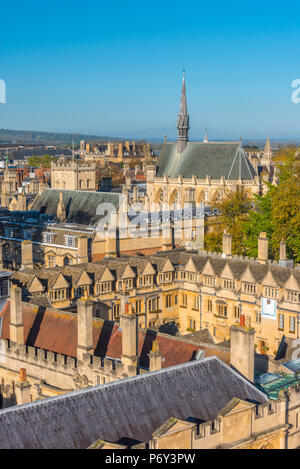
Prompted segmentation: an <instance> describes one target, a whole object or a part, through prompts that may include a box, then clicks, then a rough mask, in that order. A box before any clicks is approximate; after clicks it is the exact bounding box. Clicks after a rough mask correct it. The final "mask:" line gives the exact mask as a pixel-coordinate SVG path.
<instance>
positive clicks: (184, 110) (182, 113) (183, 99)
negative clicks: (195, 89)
mask: <svg viewBox="0 0 300 469" xmlns="http://www.w3.org/2000/svg"><path fill="white" fill-rule="evenodd" d="M179 115H180V116H182V117H183V116H187V104H186V89H185V71H184V70H183V77H182V90H181V99H180V109H179Z"/></svg>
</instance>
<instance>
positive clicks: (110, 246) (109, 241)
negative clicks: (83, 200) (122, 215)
mask: <svg viewBox="0 0 300 469" xmlns="http://www.w3.org/2000/svg"><path fill="white" fill-rule="evenodd" d="M115 215H116V214H112V215H111V219H110V223H109V224H107V226H106V231H105V257H117V255H118V252H117V229H116V224H115V223H116V220H117V218H116V217H115Z"/></svg>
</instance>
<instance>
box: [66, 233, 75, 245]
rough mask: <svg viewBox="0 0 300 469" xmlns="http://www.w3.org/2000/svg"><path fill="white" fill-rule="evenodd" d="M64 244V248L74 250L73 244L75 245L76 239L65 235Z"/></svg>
mask: <svg viewBox="0 0 300 469" xmlns="http://www.w3.org/2000/svg"><path fill="white" fill-rule="evenodd" d="M65 243H66V246H68V247H69V248H74V247H75V244H76V237H75V236H70V235H66V236H65Z"/></svg>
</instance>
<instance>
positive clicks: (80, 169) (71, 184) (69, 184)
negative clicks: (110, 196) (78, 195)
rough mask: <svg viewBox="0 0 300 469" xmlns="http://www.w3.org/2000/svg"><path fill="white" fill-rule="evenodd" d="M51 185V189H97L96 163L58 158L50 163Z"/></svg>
mask: <svg viewBox="0 0 300 469" xmlns="http://www.w3.org/2000/svg"><path fill="white" fill-rule="evenodd" d="M51 187H52V188H53V189H64V190H73V191H74V190H81V191H95V190H96V189H98V187H97V181H96V164H95V163H92V162H85V161H83V160H75V159H74V158H73V159H68V160H67V159H66V158H60V159H59V160H58V161H56V162H54V161H52V163H51Z"/></svg>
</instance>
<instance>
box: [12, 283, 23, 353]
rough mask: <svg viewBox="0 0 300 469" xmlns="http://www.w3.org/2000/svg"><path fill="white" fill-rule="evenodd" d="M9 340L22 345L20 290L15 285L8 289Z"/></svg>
mask: <svg viewBox="0 0 300 469" xmlns="http://www.w3.org/2000/svg"><path fill="white" fill-rule="evenodd" d="M9 329H10V331H9V332H10V340H11V341H12V342H15V343H17V344H19V345H23V344H24V325H23V314H22V290H21V288H20V287H18V286H16V285H12V286H11V288H10V326H9Z"/></svg>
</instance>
